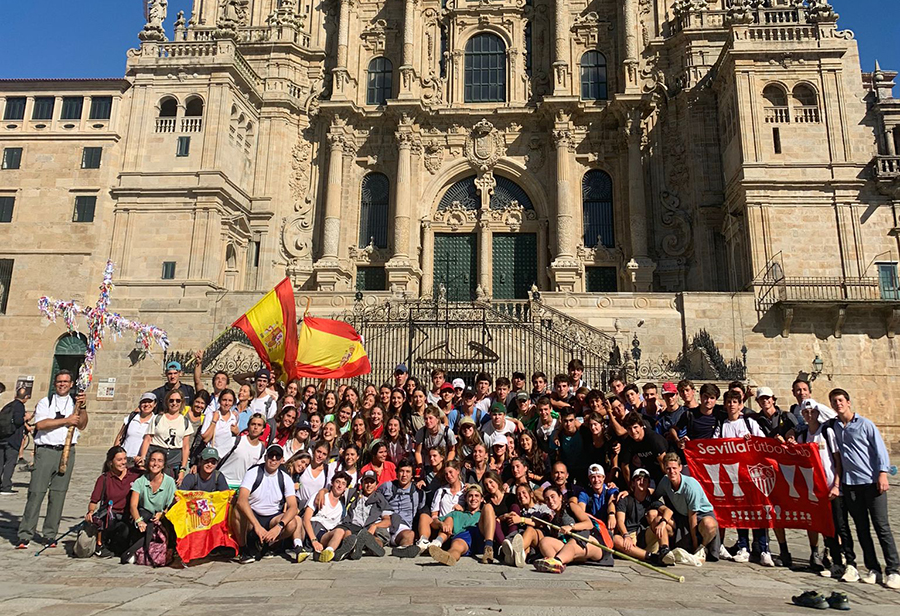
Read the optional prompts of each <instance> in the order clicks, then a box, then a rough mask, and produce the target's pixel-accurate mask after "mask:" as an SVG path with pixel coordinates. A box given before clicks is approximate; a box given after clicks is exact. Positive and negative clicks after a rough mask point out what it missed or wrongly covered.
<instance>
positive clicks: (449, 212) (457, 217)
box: [434, 201, 477, 231]
mask: <svg viewBox="0 0 900 616" xmlns="http://www.w3.org/2000/svg"><path fill="white" fill-rule="evenodd" d="M434 220H435V221H436V222H443V223H444V224H445V225H447V226H448V227H450V229H451V230H452V231H459V229H460V227H462V226H464V225H468V224H473V223H475V221H476V220H477V218H476V211H475V210H470V209H468V208H466V207H465V206H464V205H463V204H462V203H460V202H459V201H454V202H453V203H451V204H450V206H449V207H446V208H444V209H443V210H438V211H436V212H435V213H434Z"/></svg>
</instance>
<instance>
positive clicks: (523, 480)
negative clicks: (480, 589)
mask: <svg viewBox="0 0 900 616" xmlns="http://www.w3.org/2000/svg"><path fill="white" fill-rule="evenodd" d="M201 363H202V356H201V355H199V354H198V357H197V361H196V362H195V366H196V368H195V370H194V379H193V380H194V383H193V385H188V384H186V383H183V382H182V378H183V376H184V375H183V372H182V367H181V365H180V364H179V363H178V362H174V361H173V362H170V363H169V364H168V365H167V366H166V373H165V374H166V382H165V383H164V384H163V385H162V386H161V387H159V388H157V389H156V390H154V391H150V392H147V393H145V394H143V395H142V396H141V397H140V399H139V401H138V404H137V408H136V409H135V410H133V411H131V412H129V413H128V414H127V415H126V416H125V417H124V418H123V421H122V424H121V428H120V430H118V432H117V434H116V437H115V442H114V443H113V444H112V445H113V446H112V448H110V449H109V452H108V454H107V458H106V462H105V465H104V468H103V472H102V474H101V475H100V476H99V477H98V478H97V481H96V484H95V486H94V489H93V491H92V493H91V494H90V498H88V495H83V496H81V495H79V498H85V500H88V501H89V503H88V504H87V513H86V515H85V520H86V522H87V523H95V524H96V523H97V520H98V518H99V517H101V516H102V519H103V520H104V522H103V524H102V528H101V531H100V532H97V533H96V554H97V555H99V556H105V557H110V556H117V557H120V558H122V559H123V561H128V560H129V559H131V560H133V553H131V550H130V549H129V546H131V545H133V544H134V543H135V541H139V540H140V538H141V537H142V536H144V535H145V533H146V532H147V529H148V525H149V526H159V525H162V524H163V520H162V518H163V515H164V513H165V512H166V511H167V509H168V508H169V507H171V506H172V504H173V502H174V501H175V499H176V498H177V495H176V492H177V490H179V489H180V490H200V491H210V492H213V491H224V490H231V491H233V492H234V497H233V501H232V506H231V515H230V518H229V520H228V524H229V526H230V530H231V532H232V533H233V535H234V537H235V538H236V540H237V543H238V545H239V546H240V548H239V552H238V554H236V557H237V558H238V559H239V561H240V562H242V563H251V562H255V561H257V560H259V559H261V558H265V557H268V556H272V555H276V554H281V555H284V556H285V557H287V558H289V559H291V560H294V561H296V562H301V561H304V560H307V559H309V560H315V561H318V562H329V561H332V560H342V559H351V560H354V559H359V558H362V557H363V556H366V557H383V556H385V555H387V554H390V555H392V556H395V557H399V558H417V557H423V558H424V557H428V558H431V559H433V560H435V561H436V562H438V563H441V564H444V565H454V564H455V563H457V562H458V561H459V560H460V559H462V558H467V557H471V558H475V559H477V560H478V561H480V562H481V563H492V562H494V561H499V562H500V563H502V564H504V565H508V566H512V567H524V566H526V565H528V564H530V565H531V566H533V567H534V568H535V569H537V570H538V571H542V572H549V573H562V572H563V571H564V570H565V569H566V567H568V566H571V565H577V564H581V563H585V562H589V561H590V562H597V563H601V564H605V563H607V562H609V561H610V556H609V554H608V552H609V550H608V549H605V548H613V549H615V550H617V551H618V552H620V553H623V554H626V555H628V556H630V557H632V558H636V559H639V560H642V561H646V562H648V563H651V564H653V565H654V566H659V567H662V566H669V565H673V564H676V563H685V564H690V565H694V566H699V565H701V564H702V563H704V562H707V561H710V562H712V561H718V560H728V561H734V562H736V563H747V562H756V563H759V564H760V565H762V566H765V567H775V566H784V567H791V566H792V565H793V557H792V555H791V552H790V550H789V548H788V544H787V541H786V537H785V532H784V530H783V529H774V535H775V542H777V552H776V550H774V549H773V548H772V547H770V543H769V530H768V529H766V528H746V529H737V530H736V532H735V531H733V532H734V538H733V544H732V545H731V547H728V545H727V544H728V543H729V541H727V534H728V533H726V531H725V529H724V528H721V527H720V525H719V524H718V522H717V518H716V512H715V510H714V508H713V506H712V505H711V504H710V501H709V499H708V498H707V496H706V495H705V493H704V491H703V488H702V487H701V485H700V483H699V482H698V481H697V480H696V479H694V478H693V477H691V476H690V474H689V471H688V468H687V465H686V459H685V453H684V451H685V446H686V443H687V442H688V441H691V440H698V439H719V438H749V437H751V436H756V437H764V438H772V439H778V440H781V441H784V442H789V443H795V442H796V443H814V444H816V446H817V447H818V451H819V454H820V457H821V459H822V465H823V468H824V470H825V474H826V479H827V481H828V487H829V490H830V493H829V499H830V501H829V502H823V503H821V507H822V508H823V514H824V515H831V516H832V518H833V520H834V528H835V532H834V535H833V536H831V537H824V538H822V543H823V544H824V545H820V537H819V536H818V535H817V534H815V533H809V534H808V538H809V554H808V557H809V561H808V562H809V567H810V568H811V569H812V570H815V571H818V572H820V573H821V574H822V575H823V576H829V577H833V578H837V579H840V580H843V581H846V582H854V581H862V582H865V583H871V584H874V583H883V584H884V585H886V586H887V587H889V588H894V589H900V560H898V556H897V549H896V546H895V544H894V540H893V536H892V534H891V530H890V525H889V523H888V515H887V495H886V492H887V491H888V481H887V474H888V469H889V460H888V454H887V449H886V447H885V444H884V441H883V440H882V437H881V435H880V434H879V432H878V429H877V428H876V426H875V425H874V424H873V423H872V422H871V421H869V420H868V419H865V418H864V417H862V416H860V415H859V414H858V413H856V412H855V411H854V410H853V408H852V405H851V397H850V394H849V393H848V392H847V391H845V390H843V389H839V388H838V389H832V390H831V391H830V392H829V393H828V402H829V404H828V405H825V404H820V403H818V402H816V401H815V400H814V399H813V398H812V390H811V384H810V382H808V381H806V380H802V379H798V380H797V381H795V382H794V384H793V387H792V395H793V397H794V399H795V401H796V402H795V403H794V404H791V406H790V408H782V407H780V406H779V404H778V402H779V401H778V399H777V398H776V396H775V394H774V392H773V391H772V390H771V389H770V388H768V387H762V386H761V387H757V388H755V391H753V392H751V391H750V390H749V389H748V388H747V386H746V385H745V384H744V383H741V382H734V383H731V384H729V385H728V388H727V390H726V391H724V392H721V391H720V390H719V388H718V387H717V386H716V385H715V384H712V383H707V384H704V385H702V386H701V387H699V389H698V388H697V387H696V386H695V384H694V383H692V382H691V381H689V380H682V381H680V382H678V383H671V382H666V383H662V384H661V387H659V388H658V386H657V384H655V383H644V384H642V385H641V386H638V384H635V383H627V382H625V381H624V380H623V379H621V378H612V379H610V380H609V381H608V382H607V383H603V384H602V387H601V386H597V387H593V388H592V387H590V386H589V385H588V378H589V376H590V375H585V374H584V366H583V365H582V363H581V362H580V361H579V360H577V359H574V360H572V361H571V362H570V363H569V365H568V367H567V371H566V372H565V373H560V374H557V375H553V376H552V378H551V377H548V375H546V374H544V373H543V372H539V371H538V372H535V373H534V374H532V375H531V378H530V381H531V386H530V387H529V386H528V385H527V377H526V375H525V374H524V373H521V372H516V373H513V374H512V375H511V376H510V377H509V378H508V377H506V376H498V377H496V378H494V377H493V375H491V374H488V373H480V374H478V375H477V376H476V377H475V379H474V382H472V383H467V382H465V381H464V380H463V379H461V378H450V377H451V376H452V375H449V374H448V373H447V372H446V371H444V370H441V369H434V370H432V371H431V372H430V374H429V375H428V376H429V379H428V380H424V379H423V380H419V379H417V378H416V377H414V376H412V375H411V374H410V372H409V369H408V368H407V366H405V365H403V364H401V365H398V366H397V367H396V369H395V371H394V373H393V379H392V381H391V382H389V383H384V384H372V383H369V384H366V385H365V386H363V387H360V388H357V387H356V386H353V385H349V384H342V385H340V386H338V387H336V389H325V388H324V387H323V385H324V383H319V384H318V385H313V384H304V383H302V382H300V381H292V382H289V383H287V384H282V383H280V382H276V381H275V379H273V377H272V374H271V372H270V371H269V370H267V369H265V368H262V369H260V370H258V371H257V372H256V373H254V374H245V375H229V374H226V373H224V372H217V373H216V374H215V375H213V378H212V382H211V383H210V387H209V388H206V387H205V386H204V383H203V378H202V375H201V374H200V368H199V366H200V365H201ZM72 384H73V383H72V375H71V374H69V373H67V372H66V371H61V372H60V373H59V374H57V375H56V380H55V383H54V390H55V391H54V393H53V394H52V395H50V396H48V397H47V398H43V399H42V400H40V402H38V404H37V406H36V408H35V410H34V413H33V418H31V417H27V416H26V415H28V412H27V409H26V408H25V404H24V403H25V402H26V400H23V399H22V397H21V396H20V395H18V393H19V392H17V396H16V401H14V403H11V404H12V405H13V407H14V408H13V411H12V412H11V415H10V416H11V419H10V421H11V426H12V427H13V428H14V429H12V430H11V434H9V435H8V436H7V437H6V438H5V439H3V440H0V451H2V452H3V453H2V455H3V457H2V465H0V468H2V476H0V479H2V485H0V490H3V492H2V493H4V494H6V493H9V492H10V490H11V488H10V481H9V476H10V475H11V473H12V465H10V464H9V456H10V455H12V454H10V453H7V452H6V449H16V451H18V449H17V448H18V447H19V443H20V442H21V435H22V433H23V432H24V431H25V430H26V429H31V428H29V427H28V426H29V419H31V420H32V423H33V430H34V442H35V460H34V470H33V472H32V475H31V481H30V485H29V489H28V500H27V504H26V508H25V512H24V514H23V516H22V520H21V523H20V526H19V532H18V546H17V547H18V548H21V549H27V548H28V547H29V542H31V541H32V540H33V539H34V535H35V530H36V527H37V522H38V515H39V511H40V508H41V504H42V502H43V499H44V496H45V495H47V496H48V506H47V513H46V517H45V520H44V526H43V531H42V533H41V536H42V538H43V541H44V542H45V543H46V544H47V545H51V546H53V545H55V543H56V541H57V535H58V531H59V521H60V515H61V512H62V503H63V500H64V499H65V497H66V491H67V489H68V483H69V478H70V477H71V469H72V467H73V466H74V450H75V449H74V448H73V449H72V450H71V453H70V454H69V466H68V469H67V471H66V472H65V473H60V472H59V469H58V466H59V462H60V456H61V455H62V449H63V443H64V441H65V438H66V434H67V432H69V428H70V427H71V428H74V436H73V438H72V443H73V444H77V440H78V433H79V431H80V430H83V429H84V428H85V426H86V425H87V421H88V414H87V408H86V404H85V400H84V397H83V395H81V396H78V397H73V396H71V395H70V392H71V389H72ZM8 406H9V405H8ZM751 406H752V407H754V409H755V410H751V408H750V407H751ZM4 410H5V409H4ZM2 413H3V412H2V411H0V415H2ZM2 420H3V417H0V424H2V423H3V421H2ZM826 507H828V508H829V510H830V511H825V508H826ZM851 521H852V523H853V524H854V525H855V527H856V531H857V532H856V538H857V540H858V542H859V546H860V547H861V549H862V552H863V561H864V564H865V571H861V570H860V569H858V568H857V561H856V555H855V552H854V538H853V535H852V534H851V532H850V522H851ZM870 526H874V527H875V528H874V530H875V535H876V537H877V539H878V543H879V544H880V547H881V550H882V554H883V559H884V561H885V566H884V568H882V565H881V562H880V560H879V558H878V555H877V553H876V550H875V545H874V542H873V539H872V535H871V530H870Z"/></svg>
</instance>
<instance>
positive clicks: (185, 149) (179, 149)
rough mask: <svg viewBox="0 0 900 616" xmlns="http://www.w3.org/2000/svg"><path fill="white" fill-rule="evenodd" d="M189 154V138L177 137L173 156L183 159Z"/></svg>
mask: <svg viewBox="0 0 900 616" xmlns="http://www.w3.org/2000/svg"><path fill="white" fill-rule="evenodd" d="M190 153H191V138H190V137H179V138H178V144H177V145H176V147H175V156H177V157H179V158H183V157H185V156H189V155H190Z"/></svg>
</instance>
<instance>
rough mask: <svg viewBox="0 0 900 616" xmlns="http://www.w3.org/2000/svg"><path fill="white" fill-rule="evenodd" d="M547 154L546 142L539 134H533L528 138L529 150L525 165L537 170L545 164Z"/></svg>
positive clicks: (530, 169)
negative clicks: (545, 149)
mask: <svg viewBox="0 0 900 616" xmlns="http://www.w3.org/2000/svg"><path fill="white" fill-rule="evenodd" d="M546 158H547V154H546V152H545V151H544V143H543V141H541V138H540V137H538V136H537V135H532V136H531V138H530V139H529V140H528V152H527V153H526V154H525V166H526V167H528V169H529V171H532V172H535V171H538V170H540V168H541V167H543V166H544V162H545V161H546Z"/></svg>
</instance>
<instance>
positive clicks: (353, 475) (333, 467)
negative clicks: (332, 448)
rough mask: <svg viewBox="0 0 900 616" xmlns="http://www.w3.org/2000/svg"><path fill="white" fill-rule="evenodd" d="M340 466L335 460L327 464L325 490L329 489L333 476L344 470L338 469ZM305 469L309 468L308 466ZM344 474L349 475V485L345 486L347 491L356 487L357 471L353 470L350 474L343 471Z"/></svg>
mask: <svg viewBox="0 0 900 616" xmlns="http://www.w3.org/2000/svg"><path fill="white" fill-rule="evenodd" d="M340 464H341V461H340V460H335V461H334V462H329V464H328V485H326V486H325V489H326V490H328V489H330V488H331V478H332V477H334V474H335V473H336V472H338V471H340V470H344V469H342V468H339V466H340ZM306 468H309V467H308V466H307V467H306ZM344 472H345V473H347V474H348V475H350V485H349V486H347V489H348V490H349V489H350V488H355V487H356V477H357V476H358V475H359V471H358V470H355V471H353V472H352V473H351V472H350V471H347V470H344Z"/></svg>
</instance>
